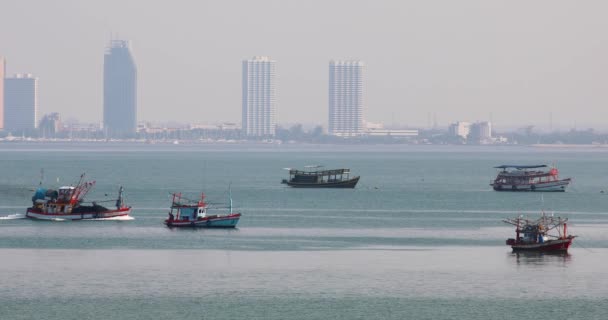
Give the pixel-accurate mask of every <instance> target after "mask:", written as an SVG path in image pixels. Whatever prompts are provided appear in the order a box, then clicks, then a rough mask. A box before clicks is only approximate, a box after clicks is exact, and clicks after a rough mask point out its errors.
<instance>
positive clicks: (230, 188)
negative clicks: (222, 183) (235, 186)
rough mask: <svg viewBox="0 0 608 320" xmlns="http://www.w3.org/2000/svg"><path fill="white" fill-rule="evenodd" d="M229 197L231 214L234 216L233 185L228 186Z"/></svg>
mask: <svg viewBox="0 0 608 320" xmlns="http://www.w3.org/2000/svg"><path fill="white" fill-rule="evenodd" d="M228 197H229V198H230V214H232V184H229V185H228Z"/></svg>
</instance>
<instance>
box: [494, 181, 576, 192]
mask: <svg viewBox="0 0 608 320" xmlns="http://www.w3.org/2000/svg"><path fill="white" fill-rule="evenodd" d="M569 184H570V179H563V180H557V181H550V182H542V183H535V184H497V183H493V184H491V186H492V188H494V190H495V191H531V192H532V191H535V192H564V191H566V187H568V185H569Z"/></svg>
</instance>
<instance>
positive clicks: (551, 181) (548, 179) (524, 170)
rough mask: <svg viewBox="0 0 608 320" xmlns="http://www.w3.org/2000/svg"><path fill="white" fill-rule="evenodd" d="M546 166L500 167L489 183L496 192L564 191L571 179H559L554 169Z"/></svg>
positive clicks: (557, 172)
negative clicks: (494, 177)
mask: <svg viewBox="0 0 608 320" xmlns="http://www.w3.org/2000/svg"><path fill="white" fill-rule="evenodd" d="M547 167H548V166H547V165H544V164H541V165H501V166H497V167H494V168H496V169H500V171H499V172H498V175H497V176H496V179H494V181H492V183H490V185H491V186H492V188H494V190H496V191H561V192H563V191H566V187H567V186H568V185H569V184H570V182H571V181H572V179H571V178H566V179H560V178H559V171H558V170H557V168H555V167H551V169H549V170H542V169H543V168H547Z"/></svg>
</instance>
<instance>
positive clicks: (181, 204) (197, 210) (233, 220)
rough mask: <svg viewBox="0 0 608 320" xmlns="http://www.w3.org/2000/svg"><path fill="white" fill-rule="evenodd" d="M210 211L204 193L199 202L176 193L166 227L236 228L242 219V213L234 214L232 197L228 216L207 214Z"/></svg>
mask: <svg viewBox="0 0 608 320" xmlns="http://www.w3.org/2000/svg"><path fill="white" fill-rule="evenodd" d="M209 209H210V205H209V204H207V203H206V202H205V194H204V193H201V199H200V200H198V201H192V200H189V199H186V198H183V197H182V194H181V193H174V194H173V201H172V202H171V210H170V211H169V218H168V219H167V220H165V225H167V227H177V228H184V227H185V228H234V227H236V224H237V223H238V222H239V219H240V218H241V214H240V213H233V212H232V196H230V207H229V210H230V211H229V213H228V214H212V215H210V214H208V213H207V211H208V210H209ZM216 209H219V208H216Z"/></svg>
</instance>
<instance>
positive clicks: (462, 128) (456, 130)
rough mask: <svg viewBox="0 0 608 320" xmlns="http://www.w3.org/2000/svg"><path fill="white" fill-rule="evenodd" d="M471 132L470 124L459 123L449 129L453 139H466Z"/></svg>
mask: <svg viewBox="0 0 608 320" xmlns="http://www.w3.org/2000/svg"><path fill="white" fill-rule="evenodd" d="M470 131H471V124H470V123H469V122H464V121H458V122H455V123H452V124H450V126H449V127H448V133H449V134H450V136H452V137H460V138H463V139H466V138H467V137H468V136H469V132H470Z"/></svg>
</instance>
